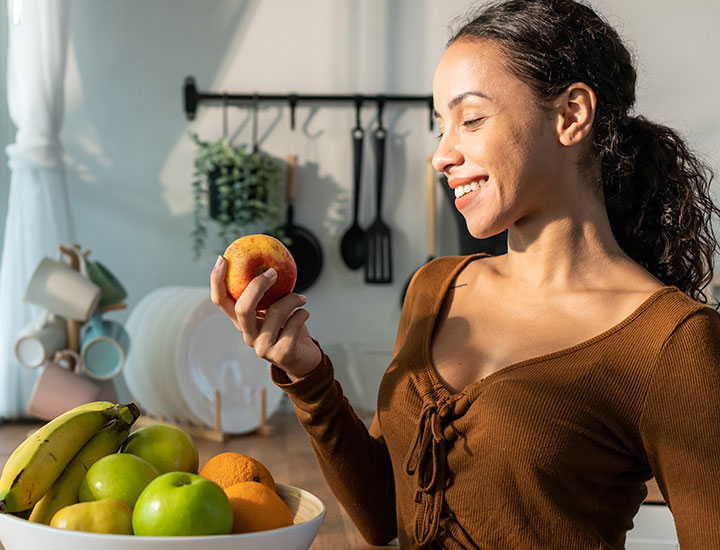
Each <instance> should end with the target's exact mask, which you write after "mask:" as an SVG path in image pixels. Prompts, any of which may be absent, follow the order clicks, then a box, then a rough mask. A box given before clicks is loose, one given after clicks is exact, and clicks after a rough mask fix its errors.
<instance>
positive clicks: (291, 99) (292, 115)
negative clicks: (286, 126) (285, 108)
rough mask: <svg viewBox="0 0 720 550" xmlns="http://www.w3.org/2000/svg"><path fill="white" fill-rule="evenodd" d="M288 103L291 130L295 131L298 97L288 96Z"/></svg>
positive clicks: (294, 95)
mask: <svg viewBox="0 0 720 550" xmlns="http://www.w3.org/2000/svg"><path fill="white" fill-rule="evenodd" d="M288 101H289V102H290V129H291V130H295V106H296V105H297V102H298V97H297V95H296V94H290V95H289V96H288Z"/></svg>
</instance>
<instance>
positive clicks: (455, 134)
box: [433, 40, 567, 238]
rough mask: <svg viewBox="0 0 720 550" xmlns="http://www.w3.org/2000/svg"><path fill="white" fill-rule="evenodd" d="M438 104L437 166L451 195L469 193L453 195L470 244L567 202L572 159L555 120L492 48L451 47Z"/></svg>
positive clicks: (439, 75) (439, 78) (438, 76)
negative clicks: (564, 153)
mask: <svg viewBox="0 0 720 550" xmlns="http://www.w3.org/2000/svg"><path fill="white" fill-rule="evenodd" d="M433 99H434V103H435V110H436V115H437V119H438V123H439V126H440V132H441V138H440V144H439V145H438V148H437V150H436V151H435V155H434V157H433V165H434V166H435V169H436V170H438V171H439V172H442V173H444V174H445V175H446V176H447V178H448V183H449V185H450V187H452V188H454V189H459V188H463V189H466V190H467V189H469V190H470V192H465V194H464V195H461V196H459V194H460V192H459V191H456V193H455V196H456V197H458V198H456V199H455V206H456V207H457V208H458V210H459V211H460V212H461V213H462V214H463V216H464V217H465V221H466V223H467V226H468V230H469V231H470V233H471V234H472V235H473V236H475V237H477V238H487V237H490V236H492V235H495V234H497V233H500V232H502V231H503V230H504V229H506V228H508V227H510V226H511V225H513V224H516V223H522V221H523V220H524V219H525V218H527V217H528V216H532V215H533V214H536V213H538V212H544V213H547V212H546V211H545V209H547V208H548V206H552V205H553V204H554V203H553V202H552V201H556V200H561V199H562V194H561V189H562V187H563V185H562V183H563V181H562V180H563V178H566V177H567V174H564V173H563V165H565V168H564V169H565V170H567V166H566V165H567V159H566V158H564V157H561V152H562V151H561V149H562V145H561V143H560V142H559V140H558V133H557V127H558V119H557V116H556V113H555V111H553V110H548V109H543V108H541V107H540V106H539V105H538V103H537V101H536V99H535V96H534V95H533V92H532V90H531V89H530V88H529V87H528V86H527V85H526V84H525V83H524V82H522V81H521V80H519V79H518V78H517V77H516V76H514V75H513V74H511V73H510V72H509V71H508V70H507V69H506V68H505V65H504V56H503V54H502V53H501V51H500V50H499V48H498V47H497V46H496V45H495V44H494V43H492V42H490V41H484V40H483V41H470V40H460V41H458V42H455V43H453V44H452V45H451V46H450V47H449V48H448V49H447V51H446V52H445V54H444V55H443V57H442V59H441V60H440V63H439V64H438V67H437V69H436V71H435V77H434V79H433ZM563 159H564V162H563ZM468 186H469V187H468Z"/></svg>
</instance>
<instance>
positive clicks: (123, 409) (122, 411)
mask: <svg viewBox="0 0 720 550" xmlns="http://www.w3.org/2000/svg"><path fill="white" fill-rule="evenodd" d="M106 405H107V403H103V404H102V405H98V404H95V405H93V404H86V405H82V406H80V407H76V408H74V409H71V410H69V411H68V412H66V413H63V414H61V415H60V416H58V417H57V418H55V419H53V420H51V421H50V422H48V423H47V424H45V425H44V426H42V427H41V428H40V429H39V430H37V431H36V432H35V433H33V434H31V435H30V436H29V437H28V439H27V440H26V441H24V442H23V443H22V444H21V445H20V447H19V448H18V449H17V450H16V451H15V452H14V453H13V454H12V455H11V456H10V458H9V459H8V461H7V462H6V464H5V467H4V468H3V471H2V475H0V512H22V511H24V510H28V509H29V508H32V507H33V506H34V505H35V503H36V502H37V501H39V500H40V499H41V498H42V497H43V495H44V494H45V493H46V492H47V491H48V490H49V489H50V487H51V486H52V485H53V483H55V480H56V479H57V478H58V477H60V474H61V473H62V471H63V470H64V469H65V467H66V466H67V465H68V464H69V463H70V461H71V460H72V458H73V457H74V456H75V454H77V452H78V451H79V450H80V448H81V447H82V446H83V445H85V443H87V442H88V440H89V439H90V438H91V437H92V436H93V435H94V434H95V433H96V432H97V431H98V430H100V429H101V428H102V427H103V426H105V425H106V424H108V423H109V422H110V421H111V420H113V419H118V418H120V419H123V420H124V421H125V422H126V423H128V424H132V422H134V421H135V419H136V418H137V417H138V416H139V414H140V411H139V409H138V408H137V406H136V405H135V404H134V403H130V404H128V405H112V404H110V406H106Z"/></svg>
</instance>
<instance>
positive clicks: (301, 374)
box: [285, 340, 323, 382]
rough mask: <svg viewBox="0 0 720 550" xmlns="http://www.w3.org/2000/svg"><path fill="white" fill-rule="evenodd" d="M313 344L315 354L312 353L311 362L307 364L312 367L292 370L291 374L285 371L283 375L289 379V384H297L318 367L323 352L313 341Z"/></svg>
mask: <svg viewBox="0 0 720 550" xmlns="http://www.w3.org/2000/svg"><path fill="white" fill-rule="evenodd" d="M313 343H314V344H315V350H314V351H315V353H313V356H314V357H313V360H312V361H308V364H310V365H312V367H310V368H306V369H300V370H294V371H293V372H288V371H286V372H285V374H287V377H288V378H289V379H290V381H291V382H297V381H298V380H300V379H301V378H305V377H306V376H307V375H308V374H310V373H311V372H313V371H314V370H315V369H316V368H318V367H319V366H320V364H321V363H322V359H323V352H322V350H321V349H320V346H319V345H318V343H317V342H316V341H315V340H313Z"/></svg>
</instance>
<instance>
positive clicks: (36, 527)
mask: <svg viewBox="0 0 720 550" xmlns="http://www.w3.org/2000/svg"><path fill="white" fill-rule="evenodd" d="M276 488H277V492H278V494H279V495H280V497H281V498H282V499H283V500H284V501H285V503H286V504H287V505H288V507H289V508H290V511H291V512H292V513H293V517H294V521H295V523H294V524H293V525H290V526H288V527H281V528H280V529H271V530H269V531H259V532H256V533H244V534H241V535H218V536H212V537H206V536H202V537H136V536H132V535H101V534H95V533H84V532H81V531H68V530H65V529H55V528H54V527H49V526H47V525H40V524H37V523H31V522H29V521H27V520H24V519H20V518H18V517H15V516H12V515H8V514H0V542H2V544H3V545H4V547H5V550H41V549H43V550H44V549H46V548H52V549H53V550H97V549H98V548H102V549H103V550H165V549H168V550H197V549H198V548H202V549H203V550H251V549H252V550H275V549H283V550H307V549H308V548H309V547H310V544H311V543H312V541H313V539H314V538H315V535H316V534H317V531H318V529H319V528H320V524H321V523H322V520H323V518H324V517H325V505H324V504H323V502H322V501H321V500H320V499H319V498H317V497H316V496H315V495H313V494H312V493H309V492H308V491H305V490H303V489H298V488H297V487H293V486H292V485H283V484H281V483H278V484H276Z"/></svg>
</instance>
